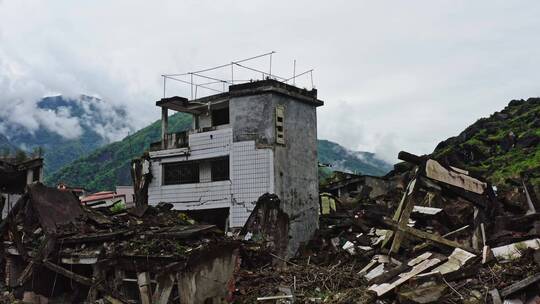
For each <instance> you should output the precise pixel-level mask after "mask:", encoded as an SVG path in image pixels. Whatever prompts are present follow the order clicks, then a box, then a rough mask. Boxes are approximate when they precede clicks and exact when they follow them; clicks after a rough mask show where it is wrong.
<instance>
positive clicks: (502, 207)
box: [236, 152, 540, 303]
mask: <svg viewBox="0 0 540 304" xmlns="http://www.w3.org/2000/svg"><path fill="white" fill-rule="evenodd" d="M399 158H400V159H402V160H404V161H406V162H407V163H408V165H407V166H409V167H410V168H411V170H410V171H409V172H408V173H407V172H401V173H400V177H398V178H403V177H407V178H408V180H407V181H406V182H405V187H404V189H403V191H402V196H401V197H400V198H397V197H396V196H395V192H394V190H395V188H393V189H391V188H392V187H391V186H389V187H388V190H389V191H388V192H387V193H380V194H379V195H378V196H377V197H373V196H370V195H369V191H367V192H366V191H361V192H359V195H358V199H357V203H356V204H353V205H351V204H338V206H340V207H341V208H339V207H338V208H337V210H336V211H335V212H333V213H331V214H328V215H321V218H320V227H319V231H318V234H317V236H316V237H315V238H314V239H313V240H312V241H311V242H310V243H309V244H307V245H306V246H304V248H303V249H302V250H301V251H300V252H299V254H298V255H297V257H296V258H295V259H292V260H290V261H288V262H286V263H285V265H281V266H279V265H278V266H276V264H275V262H274V263H272V261H271V260H272V257H267V258H266V259H263V260H262V261H261V262H260V263H259V264H257V263H246V262H244V261H243V264H242V268H241V270H240V272H239V274H237V290H236V298H237V299H239V301H238V302H239V303H246V302H255V301H263V300H269V301H270V300H271V301H277V300H279V301H282V302H280V303H293V302H294V303H317V302H319V303H375V302H377V303H503V301H504V303H539V302H540V239H539V237H540V230H538V229H539V228H540V213H538V212H537V211H536V210H538V209H537V208H538V204H540V201H538V200H537V196H536V193H535V192H533V191H534V190H533V191H531V190H530V189H531V188H529V189H527V187H524V188H521V189H520V190H518V192H524V193H525V195H524V196H523V197H524V198H525V199H526V201H525V202H524V204H526V206H528V209H527V210H526V211H525V212H521V213H520V212H516V209H513V208H507V204H505V203H501V201H500V200H499V197H507V194H506V193H504V192H503V193H496V192H495V191H494V188H493V187H492V186H491V185H490V184H489V183H487V182H485V181H483V180H482V179H481V178H478V177H473V176H471V175H469V172H467V171H465V170H462V169H459V168H455V167H451V166H449V165H445V164H441V163H439V162H437V161H435V160H433V159H429V158H427V157H418V156H415V155H412V154H409V153H406V152H401V153H400V155H399ZM395 181H396V178H395V177H394V180H393V181H392V182H391V183H389V185H392V186H395V185H396V182H395ZM524 184H526V183H524ZM392 200H394V202H392ZM254 250H256V249H254ZM251 255H254V254H253V253H252V254H251ZM261 255H264V253H261V252H259V257H260V256H261ZM274 260H276V258H275V257H274Z"/></svg>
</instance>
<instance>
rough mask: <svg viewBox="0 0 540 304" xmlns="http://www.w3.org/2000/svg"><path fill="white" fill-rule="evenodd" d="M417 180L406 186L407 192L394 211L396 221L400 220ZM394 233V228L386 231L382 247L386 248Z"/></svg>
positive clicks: (393, 218)
mask: <svg viewBox="0 0 540 304" xmlns="http://www.w3.org/2000/svg"><path fill="white" fill-rule="evenodd" d="M415 181H416V180H415V179H413V180H411V181H410V182H409V183H408V184H407V188H405V192H404V193H403V196H402V197H401V200H400V201H399V205H398V207H397V209H396V212H395V213H394V216H393V217H392V220H394V221H396V222H397V221H398V220H399V217H400V216H401V210H402V209H403V205H404V203H405V201H406V199H407V196H408V194H409V189H411V187H412V186H414V184H415V183H416V182H415ZM393 235H394V231H392V230H389V231H388V232H387V233H386V236H385V238H384V241H383V243H382V245H381V248H385V247H386V244H388V242H389V241H390V239H391V238H392V236H393Z"/></svg>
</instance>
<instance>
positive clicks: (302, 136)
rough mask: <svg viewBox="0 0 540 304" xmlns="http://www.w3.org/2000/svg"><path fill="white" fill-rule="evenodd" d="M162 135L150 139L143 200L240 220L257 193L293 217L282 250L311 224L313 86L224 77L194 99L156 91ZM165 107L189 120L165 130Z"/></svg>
mask: <svg viewBox="0 0 540 304" xmlns="http://www.w3.org/2000/svg"><path fill="white" fill-rule="evenodd" d="M156 105H157V106H158V107H161V109H162V136H161V141H160V142H159V143H155V144H153V145H152V146H151V151H150V152H149V166H150V168H149V172H150V173H151V175H152V179H151V181H150V183H149V184H148V194H147V195H148V203H149V204H150V205H156V204H158V203H160V202H167V203H171V204H173V205H174V208H175V209H177V210H187V211H192V213H191V214H194V213H197V212H198V211H199V212H200V211H201V210H204V213H205V214H206V215H207V216H208V215H210V214H214V216H213V219H214V221H221V222H222V223H217V224H221V225H224V226H227V227H228V228H232V229H234V228H240V227H242V226H243V225H244V223H245V222H246V220H247V219H248V217H249V215H250V213H251V212H252V210H253V208H254V207H255V202H256V201H257V199H258V198H259V197H260V196H261V195H262V194H264V193H275V194H276V195H278V197H279V198H280V200H281V202H282V203H281V208H282V209H283V210H284V211H285V212H286V213H287V214H288V215H289V217H290V218H294V219H295V220H294V221H291V226H290V229H289V238H290V240H291V242H290V246H289V248H288V253H289V254H293V253H294V252H295V251H296V249H297V247H298V246H299V244H300V243H302V242H305V241H307V240H308V239H309V238H310V237H311V235H312V234H313V232H314V231H315V229H316V228H317V225H318V190H319V189H318V173H317V114H316V108H317V107H319V106H321V105H323V102H322V101H321V100H319V99H317V90H315V89H312V90H306V89H299V88H297V87H295V86H291V85H288V84H286V83H283V82H279V81H276V80H273V79H266V80H261V81H254V82H249V83H244V84H237V85H231V86H230V87H229V90H228V92H224V93H220V94H216V95H211V96H207V97H203V98H199V99H194V100H188V99H186V98H183V97H178V96H175V97H170V98H163V99H161V100H159V101H157V102H156ZM169 110H173V111H178V112H184V113H190V114H192V115H193V128H192V129H191V130H189V131H185V132H180V133H169V132H168V115H169Z"/></svg>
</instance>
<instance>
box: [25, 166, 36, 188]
mask: <svg viewBox="0 0 540 304" xmlns="http://www.w3.org/2000/svg"><path fill="white" fill-rule="evenodd" d="M33 181H34V170H33V169H26V184H27V185H30V184H31V183H32V182H33Z"/></svg>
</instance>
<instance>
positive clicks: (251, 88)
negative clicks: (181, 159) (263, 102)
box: [156, 79, 324, 114]
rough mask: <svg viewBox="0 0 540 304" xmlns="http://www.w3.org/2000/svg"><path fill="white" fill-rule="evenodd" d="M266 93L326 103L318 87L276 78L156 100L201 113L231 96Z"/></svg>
mask: <svg viewBox="0 0 540 304" xmlns="http://www.w3.org/2000/svg"><path fill="white" fill-rule="evenodd" d="M265 93H276V94H281V95H285V96H288V97H291V98H294V99H296V100H298V101H300V102H304V103H307V104H310V105H312V106H314V107H319V106H322V105H323V104H324V102H323V101H322V100H319V99H317V89H311V90H307V89H301V88H298V87H295V86H292V85H289V84H286V83H284V82H281V81H277V80H275V79H265V80H258V81H253V82H247V83H242V84H236V85H231V86H229V91H228V92H224V93H218V94H215V95H210V96H206V97H202V98H197V99H194V100H188V99H187V98H184V97H180V96H173V97H168V98H162V99H161V100H159V101H157V102H156V106H158V107H165V108H167V109H171V110H175V111H178V112H186V113H192V114H200V113H202V112H204V111H205V110H206V107H207V105H208V103H212V104H215V103H220V102H226V101H228V100H229V99H230V98H231V97H240V96H248V95H257V94H265Z"/></svg>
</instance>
